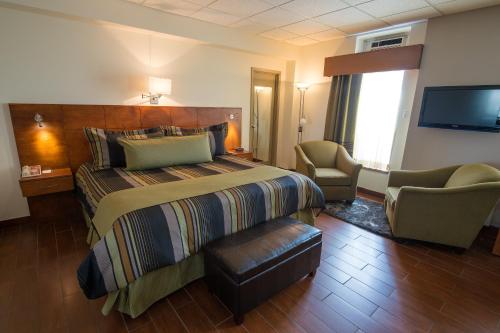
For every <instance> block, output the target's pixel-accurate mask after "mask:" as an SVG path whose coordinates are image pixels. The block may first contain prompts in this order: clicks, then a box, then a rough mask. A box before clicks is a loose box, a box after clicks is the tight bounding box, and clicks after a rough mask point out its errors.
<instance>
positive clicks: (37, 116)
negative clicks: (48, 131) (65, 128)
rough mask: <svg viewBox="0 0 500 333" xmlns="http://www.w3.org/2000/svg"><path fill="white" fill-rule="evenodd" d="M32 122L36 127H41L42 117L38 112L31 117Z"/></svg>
mask: <svg viewBox="0 0 500 333" xmlns="http://www.w3.org/2000/svg"><path fill="white" fill-rule="evenodd" d="M33 120H34V121H35V123H36V124H37V125H38V127H43V117H42V115H41V114H39V113H38V112H37V113H36V114H35V116H34V117H33Z"/></svg>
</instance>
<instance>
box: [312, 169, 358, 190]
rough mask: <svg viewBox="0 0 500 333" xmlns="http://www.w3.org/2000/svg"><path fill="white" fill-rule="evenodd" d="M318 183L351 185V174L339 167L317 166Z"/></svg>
mask: <svg viewBox="0 0 500 333" xmlns="http://www.w3.org/2000/svg"><path fill="white" fill-rule="evenodd" d="M316 184H318V185H320V186H322V185H323V186H350V185H351V176H349V175H348V174H346V173H345V172H342V171H340V170H338V169H331V168H316Z"/></svg>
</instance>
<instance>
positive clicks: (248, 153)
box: [228, 149, 253, 161]
mask: <svg viewBox="0 0 500 333" xmlns="http://www.w3.org/2000/svg"><path fill="white" fill-rule="evenodd" d="M228 154H229V155H233V156H236V157H239V158H243V159H245V160H249V161H253V153H252V152H251V151H246V150H243V151H236V150H234V149H231V150H229V151H228Z"/></svg>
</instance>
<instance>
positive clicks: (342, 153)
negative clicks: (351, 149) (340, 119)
mask: <svg viewBox="0 0 500 333" xmlns="http://www.w3.org/2000/svg"><path fill="white" fill-rule="evenodd" d="M336 162H337V169H339V170H340V171H342V172H345V173H347V174H348V175H350V176H351V177H352V178H353V183H355V184H356V183H357V180H358V176H359V172H360V171H361V169H362V168H363V165H362V164H360V163H357V162H356V161H355V160H354V159H353V158H352V157H351V156H350V155H349V153H348V152H347V150H346V149H345V148H344V147H342V146H341V145H339V147H338V150H337V161H336Z"/></svg>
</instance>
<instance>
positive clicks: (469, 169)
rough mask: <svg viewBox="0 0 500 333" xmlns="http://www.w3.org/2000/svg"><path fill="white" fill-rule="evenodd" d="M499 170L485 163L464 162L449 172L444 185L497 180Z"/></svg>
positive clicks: (498, 179)
mask: <svg viewBox="0 0 500 333" xmlns="http://www.w3.org/2000/svg"><path fill="white" fill-rule="evenodd" d="M499 181H500V171H498V170H497V169H495V168H494V167H492V166H489V165H486V164H464V165H462V166H461V167H459V168H458V169H457V170H455V172H454V173H452V174H451V176H450V178H449V179H448V181H447V182H446V184H445V185H444V187H457V186H468V185H474V184H480V183H488V182H499Z"/></svg>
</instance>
